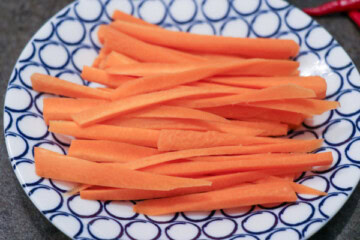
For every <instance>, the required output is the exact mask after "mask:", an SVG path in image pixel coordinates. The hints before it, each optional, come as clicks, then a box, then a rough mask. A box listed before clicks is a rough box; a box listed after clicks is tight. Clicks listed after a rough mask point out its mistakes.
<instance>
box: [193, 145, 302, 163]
mask: <svg viewBox="0 0 360 240" xmlns="http://www.w3.org/2000/svg"><path fill="white" fill-rule="evenodd" d="M279 140H290V141H294V140H295V139H279ZM295 141H308V140H295ZM245 146H246V145H245ZM301 154H306V153H259V154H245V155H234V156H205V157H194V158H189V160H192V161H196V162H199V161H201V162H223V161H242V160H258V159H278V158H279V157H280V158H281V157H286V156H294V155H301Z"/></svg>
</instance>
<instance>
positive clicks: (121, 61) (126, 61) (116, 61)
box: [104, 51, 139, 68]
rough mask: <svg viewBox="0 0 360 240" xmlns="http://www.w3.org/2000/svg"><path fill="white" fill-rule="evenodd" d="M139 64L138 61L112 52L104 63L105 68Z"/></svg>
mask: <svg viewBox="0 0 360 240" xmlns="http://www.w3.org/2000/svg"><path fill="white" fill-rule="evenodd" d="M136 63H139V62H138V61H136V60H134V59H132V58H129V57H128V56H125V55H124V54H121V53H118V52H114V51H112V52H111V53H110V54H109V55H108V56H107V57H106V59H105V61H104V68H109V67H118V66H124V65H131V64H136Z"/></svg>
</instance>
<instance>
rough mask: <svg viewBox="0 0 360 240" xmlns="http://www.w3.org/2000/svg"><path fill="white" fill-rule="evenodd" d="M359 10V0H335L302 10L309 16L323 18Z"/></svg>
mask: <svg viewBox="0 0 360 240" xmlns="http://www.w3.org/2000/svg"><path fill="white" fill-rule="evenodd" d="M350 10H360V0H335V1H331V2H328V3H324V4H322V5H320V6H318V7H314V8H304V9H303V11H304V12H306V13H307V14H309V15H311V16H323V15H327V14H330V13H336V12H345V11H350Z"/></svg>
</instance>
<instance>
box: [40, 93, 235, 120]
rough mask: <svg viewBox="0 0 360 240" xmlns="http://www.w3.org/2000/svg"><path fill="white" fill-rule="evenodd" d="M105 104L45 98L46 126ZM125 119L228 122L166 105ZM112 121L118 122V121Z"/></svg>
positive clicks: (205, 113)
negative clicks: (53, 121)
mask: <svg viewBox="0 0 360 240" xmlns="http://www.w3.org/2000/svg"><path fill="white" fill-rule="evenodd" d="M103 103H106V101H103V100H97V99H74V98H45V99H44V103H43V104H44V107H43V117H44V120H45V122H46V124H49V121H50V120H72V118H71V115H72V114H74V113H78V112H81V111H84V110H86V109H89V108H91V107H95V106H98V105H99V104H103ZM124 117H126V118H142V119H148V118H158V119H164V118H168V119H198V120H204V121H215V122H228V120H227V119H225V118H223V117H221V116H218V115H215V114H212V113H209V112H205V111H200V110H197V109H192V108H184V107H177V106H166V105H162V106H155V107H151V108H147V109H143V110H140V111H136V112H134V113H130V114H127V115H126V116H124ZM110 121H116V119H113V120H110Z"/></svg>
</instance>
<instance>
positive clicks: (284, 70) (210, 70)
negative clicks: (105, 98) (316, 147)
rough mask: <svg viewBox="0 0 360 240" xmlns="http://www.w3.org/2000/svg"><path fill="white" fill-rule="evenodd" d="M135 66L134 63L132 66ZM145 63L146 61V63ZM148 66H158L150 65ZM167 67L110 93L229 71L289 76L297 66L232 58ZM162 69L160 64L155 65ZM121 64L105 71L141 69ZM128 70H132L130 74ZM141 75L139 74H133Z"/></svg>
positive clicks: (135, 91) (121, 93) (150, 88)
mask: <svg viewBox="0 0 360 240" xmlns="http://www.w3.org/2000/svg"><path fill="white" fill-rule="evenodd" d="M133 66H134V65H133ZM145 66H146V64H145ZM151 66H158V65H156V64H151V63H150V66H148V68H150V69H152V67H151ZM167 66H168V67H167V68H166V69H167V71H168V72H163V73H159V74H156V75H154V72H159V71H160V70H156V71H154V72H151V71H153V70H151V71H150V72H151V74H149V75H146V76H144V77H142V78H139V79H137V80H134V81H129V82H127V83H125V84H123V85H121V86H119V87H118V88H117V89H116V93H114V95H113V96H112V98H113V99H119V98H122V97H126V96H131V95H135V94H140V93H146V92H152V91H156V90H161V89H166V88H170V87H174V86H178V85H182V84H187V83H191V82H196V81H199V80H201V79H204V78H208V77H211V76H214V75H218V74H223V73H226V74H228V73H231V74H236V75H245V76H246V75H260V76H268V75H270V76H273V75H283V74H285V75H288V74H289V73H291V72H293V71H294V70H295V69H296V68H297V67H298V65H297V63H296V62H292V61H284V60H266V59H251V60H242V61H238V62H235V61H231V62H228V63H227V62H224V63H213V62H210V63H209V62H207V63H206V64H199V65H198V66H197V67H190V68H188V69H186V68H184V69H182V70H179V71H174V70H173V68H171V67H169V65H167ZM158 67H159V68H160V69H161V65H159V66H158ZM134 68H135V71H133V69H132V66H131V65H130V67H129V66H127V65H126V66H124V68H123V69H120V70H121V71H117V70H116V69H111V70H107V71H108V72H109V73H111V74H125V75H126V74H133V75H134V72H139V71H143V70H142V69H143V68H142V64H138V65H135V66H134ZM130 71H133V72H132V73H131V72H130ZM145 71H146V69H145ZM135 75H140V74H135Z"/></svg>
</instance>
